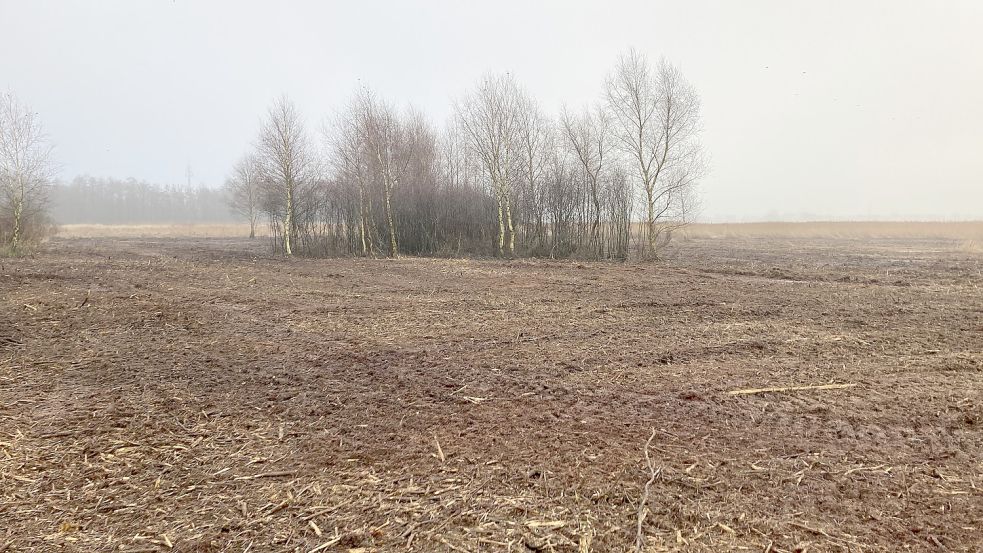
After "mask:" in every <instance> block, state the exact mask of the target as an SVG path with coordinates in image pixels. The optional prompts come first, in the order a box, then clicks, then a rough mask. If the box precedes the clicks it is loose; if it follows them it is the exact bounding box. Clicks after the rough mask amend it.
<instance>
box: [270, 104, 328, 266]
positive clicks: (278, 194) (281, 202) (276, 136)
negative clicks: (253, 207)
mask: <svg viewBox="0 0 983 553" xmlns="http://www.w3.org/2000/svg"><path fill="white" fill-rule="evenodd" d="M256 159H257V161H258V162H259V168H260V170H261V172H262V175H263V181H264V183H265V184H266V185H267V186H268V187H269V190H268V193H267V200H268V208H269V209H271V210H272V211H273V212H274V213H275V216H278V217H282V229H281V231H282V232H281V236H282V241H283V251H284V252H285V253H286V254H287V255H293V253H294V252H293V250H294V243H295V241H296V236H297V212H296V210H297V199H298V195H299V192H300V190H299V188H300V187H302V186H305V185H309V184H311V183H312V181H313V180H314V173H315V170H316V166H315V158H314V155H313V152H312V150H311V146H310V141H309V140H308V137H307V132H306V131H305V129H304V123H303V121H302V120H301V116H300V114H299V113H298V112H297V108H296V106H294V104H293V102H291V101H290V100H289V99H288V98H287V97H286V96H283V97H281V98H279V99H278V100H277V101H276V102H274V104H273V106H272V107H271V108H270V110H269V113H268V115H267V118H266V121H265V123H264V125H263V127H262V129H261V130H260V134H259V139H258V141H257V144H256Z"/></svg>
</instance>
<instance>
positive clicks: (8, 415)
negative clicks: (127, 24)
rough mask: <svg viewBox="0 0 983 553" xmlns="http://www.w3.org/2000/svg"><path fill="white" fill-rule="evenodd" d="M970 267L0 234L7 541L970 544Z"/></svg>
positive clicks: (975, 472) (821, 547) (103, 545)
mask: <svg viewBox="0 0 983 553" xmlns="http://www.w3.org/2000/svg"><path fill="white" fill-rule="evenodd" d="M981 269H983V255H980V254H979V253H973V252H968V251H961V250H959V249H958V247H957V246H956V245H955V244H954V243H948V242H941V241H923V242H916V241H890V240H877V241H861V240H845V239H837V240H794V241H784V240H778V239H769V240H740V239H726V240H709V239H708V240H691V241H688V242H683V243H681V244H680V249H679V251H678V253H677V255H676V256H675V257H674V258H673V259H670V260H669V261H666V262H661V263H629V264H615V263H584V262H576V261H551V260H514V261H503V260H461V259H419V258H403V259H397V260H370V259H335V260H308V259H289V260H287V259H282V258H276V257H272V256H271V255H269V254H268V252H267V250H266V243H265V242H263V241H254V242H250V241H245V240H223V239H210V240H209V239H160V240H155V239H146V238H142V239H118V240H114V239H74V240H54V241H52V242H51V243H50V244H49V246H48V248H47V249H46V250H45V251H44V252H42V253H41V254H40V255H38V256H37V257H35V258H31V259H16V260H9V259H8V260H2V261H0V551H2V552H8V551H130V552H135V551H146V552H151V551H174V552H191V551H235V552H244V551H284V552H286V551H301V552H318V551H323V552H334V551H363V552H369V551H517V552H523V551H577V552H587V551H601V552H604V551H633V550H636V548H638V549H640V550H644V551H741V550H750V551H759V552H761V551H776V552H780V551H807V550H808V551H906V550H907V551H980V550H983V433H981V430H983V273H981ZM823 384H846V385H851V386H848V387H840V388H834V389H807V390H792V391H778V392H760V393H751V394H745V395H731V394H729V393H728V392H730V391H734V390H740V389H748V388H765V387H793V386H815V385H823ZM643 498H644V499H645V501H644V503H642V500H643Z"/></svg>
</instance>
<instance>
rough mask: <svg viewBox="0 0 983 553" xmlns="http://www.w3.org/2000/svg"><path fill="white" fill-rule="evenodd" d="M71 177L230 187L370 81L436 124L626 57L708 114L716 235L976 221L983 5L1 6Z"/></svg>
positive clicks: (2, 49) (2, 82)
mask: <svg viewBox="0 0 983 553" xmlns="http://www.w3.org/2000/svg"><path fill="white" fill-rule="evenodd" d="M0 21H2V22H3V23H2V28H3V30H2V33H0V88H2V89H4V90H8V91H11V92H13V93H14V94H16V95H17V96H18V97H20V98H21V99H22V100H23V101H24V102H26V103H28V104H30V105H31V106H32V107H33V108H34V110H35V111H37V112H39V114H40V115H41V117H42V119H43V121H44V123H45V127H46V129H47V131H48V133H49V135H50V136H51V138H52V140H53V142H54V143H55V145H56V148H57V150H56V152H57V154H56V155H57V158H58V159H59V161H60V162H61V171H60V176H61V178H63V179H71V178H72V177H73V176H75V175H76V174H83V173H84V174H90V175H95V176H114V177H130V176H132V177H135V178H137V179H145V180H149V181H154V182H175V183H177V182H183V181H184V180H185V171H186V168H187V167H188V166H190V167H191V168H192V171H193V173H194V177H193V180H194V181H195V182H196V183H197V182H203V183H207V184H210V185H213V184H219V183H221V182H222V181H223V180H224V178H225V176H226V174H227V172H228V170H229V167H230V166H231V165H232V163H233V162H234V161H235V160H236V158H238V157H239V156H240V155H241V154H242V153H243V152H244V151H245V150H246V149H247V148H249V147H250V143H251V142H252V140H253V137H254V136H255V134H256V131H257V129H258V127H259V123H260V118H261V116H262V115H263V114H264V113H265V111H266V109H267V106H268V105H269V104H270V103H271V101H272V100H273V99H274V98H275V97H277V96H279V95H280V94H283V93H285V94H287V95H289V96H290V97H291V98H292V99H293V100H294V101H295V102H296V103H297V105H298V107H299V108H300V109H301V110H302V111H303V112H304V113H305V114H306V115H307V117H309V119H310V125H311V127H312V129H311V130H312V131H313V130H316V127H317V126H318V124H319V122H320V121H321V120H322V119H323V118H324V117H326V116H330V115H332V114H333V113H334V112H335V110H336V109H338V107H339V106H341V105H342V104H343V103H344V102H345V100H346V98H347V97H348V96H349V95H350V94H351V93H352V92H353V91H354V89H355V88H356V86H358V85H359V84H360V83H363V84H368V85H369V86H371V87H373V88H375V89H376V90H377V91H379V92H380V93H381V94H382V95H383V96H386V97H388V98H389V99H391V100H394V101H398V102H402V103H407V104H412V105H414V106H416V107H417V108H421V109H423V110H425V111H427V112H428V113H429V114H431V116H432V117H433V118H434V119H435V120H437V121H438V122H440V121H442V120H444V119H445V118H447V117H448V116H449V115H450V113H451V102H452V100H453V99H454V98H455V97H458V96H459V95H461V94H462V92H464V91H466V90H467V89H468V88H469V87H471V86H472V85H473V84H474V83H475V82H476V80H477V79H478V78H479V77H480V76H481V75H482V74H483V73H486V72H490V71H492V72H504V71H509V72H512V73H514V75H515V76H516V77H517V78H518V80H519V81H520V82H521V83H523V85H524V86H525V88H526V89H527V91H528V92H529V93H531V94H532V95H533V96H535V97H536V98H538V100H539V101H540V103H541V105H542V106H543V107H544V108H546V109H548V110H550V111H552V112H556V111H558V110H559V108H560V107H561V106H562V105H563V104H564V103H566V104H569V105H570V106H572V107H576V106H580V105H583V104H584V103H586V102H590V101H594V100H596V99H598V98H599V97H600V92H601V85H602V83H603V80H604V77H605V75H606V74H607V73H608V71H609V70H610V68H611V67H612V66H613V64H614V62H615V60H616V58H617V56H618V54H619V53H621V52H623V51H625V50H626V49H628V48H629V47H632V46H633V47H635V48H637V49H638V50H640V51H642V52H643V53H645V54H647V55H648V56H649V57H650V58H652V59H653V60H654V59H657V58H658V57H659V56H663V55H664V56H666V57H668V58H669V59H670V60H671V61H673V62H674V63H676V64H677V65H679V66H680V67H681V69H682V70H683V72H684V74H685V75H686V76H687V78H688V79H689V80H690V81H691V82H692V83H693V84H694V85H695V87H696V88H697V90H698V91H699V93H700V95H701V97H702V100H703V125H704V129H705V130H704V133H703V142H704V144H705V146H706V148H707V150H708V151H709V152H710V155H711V171H712V172H711V174H710V175H709V176H708V177H707V178H706V179H705V181H704V182H703V183H702V186H701V189H702V197H703V204H704V210H703V216H704V219H706V220H715V221H723V220H761V219H776V218H817V217H834V218H847V217H852V218H902V217H903V218H933V217H935V218H938V217H942V218H983V2H981V1H979V0H970V1H965V2H957V1H944V2H899V1H880V2H804V1H803V2H790V1H774V2H750V1H747V2H745V1H740V2H738V1H728V2H723V1H722V2H688V1H683V0H677V1H675V2H661V1H658V2H657V1H639V2H612V1H605V2H600V1H596V2H590V3H587V2H570V1H556V2H537V1H534V0H522V1H518V2H506V1H502V0H488V1H485V2H470V1H446V2H422V1H421V2H412V3H411V2H369V1H365V2H356V1H338V2H273V1H270V2H242V1H228V2H218V1H208V2H190V1H187V0H176V1H149V0H148V1H139V2H137V1H132V0H127V1H116V2H114V1H106V0H100V1H91V2H54V1H36V2H35V1H32V2H28V1H26V0H0Z"/></svg>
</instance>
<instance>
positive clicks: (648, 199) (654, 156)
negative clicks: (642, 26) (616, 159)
mask: <svg viewBox="0 0 983 553" xmlns="http://www.w3.org/2000/svg"><path fill="white" fill-rule="evenodd" d="M606 100H607V105H608V108H609V110H610V111H611V113H612V114H613V116H614V119H615V121H616V122H617V137H618V138H619V145H620V146H621V149H622V150H623V151H624V153H625V155H626V156H628V157H629V158H630V159H631V161H632V163H633V164H634V165H635V168H636V171H637V173H638V177H639V179H640V184H641V188H642V191H643V193H644V195H645V233H646V245H647V247H648V251H647V253H648V255H653V256H654V255H657V254H658V252H657V250H658V247H659V237H660V233H661V232H662V231H663V230H665V229H667V228H669V229H671V227H673V226H676V225H680V224H685V223H686V220H685V216H686V215H688V214H689V211H688V210H687V209H685V207H686V205H685V204H683V203H681V202H683V200H684V199H685V198H689V197H692V196H693V191H692V190H691V189H692V188H693V187H694V186H695V183H696V182H697V179H698V178H699V177H700V176H701V175H702V173H703V172H704V170H705V165H704V161H703V158H702V154H701V152H702V150H701V148H700V144H699V141H698V138H699V136H698V135H699V131H700V127H699V122H700V101H699V97H698V95H697V94H696V91H695V90H694V89H693V87H692V85H690V84H689V82H687V81H686V79H685V78H684V77H683V75H682V73H681V72H680V71H679V69H677V68H676V67H674V66H673V65H672V64H670V63H669V62H668V61H666V60H664V59H663V60H661V61H660V62H659V64H658V65H657V67H656V68H655V70H654V71H653V70H652V68H651V67H650V65H649V63H648V60H647V59H646V58H645V56H644V55H642V54H640V53H638V52H637V51H635V50H631V51H629V52H628V53H627V54H625V55H622V56H621V58H620V59H619V60H618V64H617V66H616V67H615V70H614V72H613V73H612V74H611V75H610V76H609V77H608V80H607V86H606ZM670 174H673V175H674V176H673V177H670ZM682 175H685V177H684V176H682ZM662 225H665V226H662Z"/></svg>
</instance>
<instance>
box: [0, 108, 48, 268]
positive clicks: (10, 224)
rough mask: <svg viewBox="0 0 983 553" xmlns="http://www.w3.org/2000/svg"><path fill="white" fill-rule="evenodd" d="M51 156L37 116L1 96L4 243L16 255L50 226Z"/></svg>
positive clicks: (0, 232) (0, 238)
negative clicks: (47, 222) (47, 214)
mask: <svg viewBox="0 0 983 553" xmlns="http://www.w3.org/2000/svg"><path fill="white" fill-rule="evenodd" d="M51 153H52V146H51V144H50V143H49V142H48V138H47V135H45V133H44V129H43V128H42V126H41V121H40V119H39V118H38V116H37V113H35V112H34V111H32V110H31V109H30V108H29V107H28V106H26V105H24V104H22V103H20V102H19V101H18V100H17V98H15V97H14V95H13V94H10V93H0V194H2V196H0V242H5V243H7V244H9V246H10V247H11V249H12V250H14V251H15V252H16V251H17V250H18V249H19V248H21V247H22V246H23V244H25V243H26V242H28V241H34V240H38V239H40V238H41V235H42V234H43V231H44V227H45V226H46V219H47V218H46V211H45V210H46V208H47V198H48V196H47V192H48V187H49V185H50V183H51V178H52V176H53V175H54V164H53V162H52V156H51Z"/></svg>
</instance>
